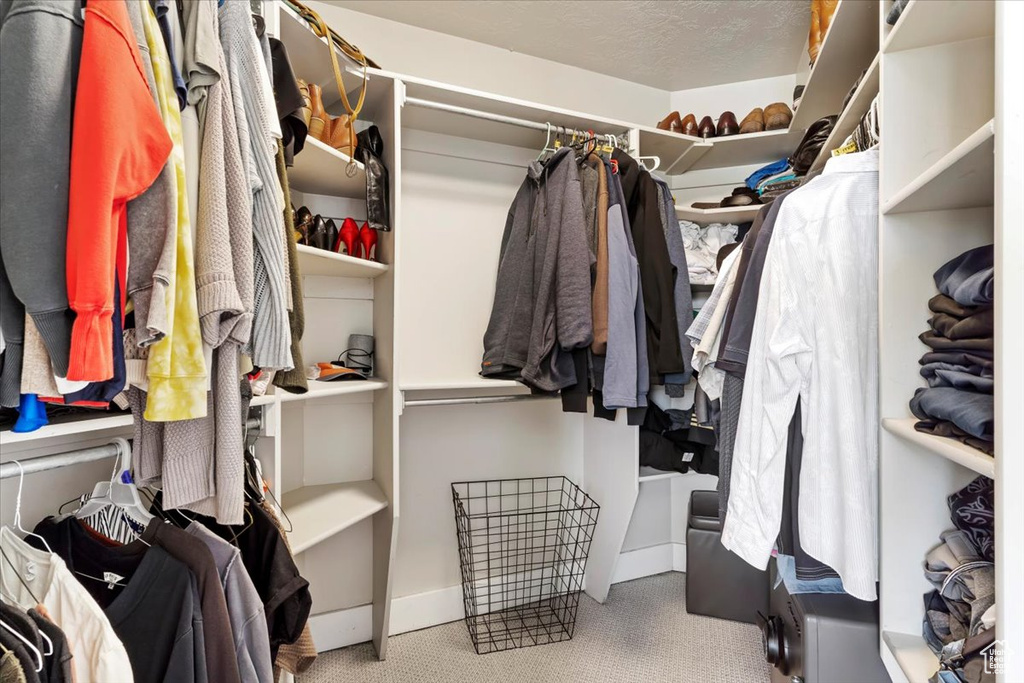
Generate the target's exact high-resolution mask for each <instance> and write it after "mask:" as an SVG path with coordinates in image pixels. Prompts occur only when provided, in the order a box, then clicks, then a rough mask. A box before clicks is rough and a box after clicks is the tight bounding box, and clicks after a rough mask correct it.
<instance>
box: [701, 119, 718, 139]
mask: <svg viewBox="0 0 1024 683" xmlns="http://www.w3.org/2000/svg"><path fill="white" fill-rule="evenodd" d="M697 137H699V138H704V139H705V140H707V139H708V138H713V137H715V122H714V121H712V120H711V117H710V116H705V117H704V118H702V119H701V120H700V125H699V126H697Z"/></svg>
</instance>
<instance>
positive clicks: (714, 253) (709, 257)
mask: <svg viewBox="0 0 1024 683" xmlns="http://www.w3.org/2000/svg"><path fill="white" fill-rule="evenodd" d="M738 230H739V227H738V226H736V225H731V224H729V225H727V224H725V223H711V224H710V225H705V226H700V225H697V224H696V223H691V222H690V221H679V231H680V232H681V233H682V234H683V247H684V248H685V249H686V266H687V268H688V269H689V271H690V284H691V285H713V284H715V280H716V279H717V278H718V265H717V263H716V259H717V257H718V250H719V249H721V248H722V247H724V246H725V245H727V244H733V243H735V242H736V233H737V231H738Z"/></svg>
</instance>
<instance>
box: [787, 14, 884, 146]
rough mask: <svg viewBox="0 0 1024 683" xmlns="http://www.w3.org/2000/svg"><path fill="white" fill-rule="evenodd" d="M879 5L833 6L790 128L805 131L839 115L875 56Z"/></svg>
mask: <svg viewBox="0 0 1024 683" xmlns="http://www.w3.org/2000/svg"><path fill="white" fill-rule="evenodd" d="M878 5H879V3H877V2H863V1H862V0H841V2H840V3H839V5H838V6H837V7H836V10H835V14H834V15H833V17H832V23H831V24H829V27H828V33H826V34H825V37H824V39H823V40H822V41H821V49H820V51H819V52H818V59H817V60H816V61H815V62H814V66H813V67H812V68H811V73H810V75H809V76H808V78H807V84H806V86H805V88H804V93H803V95H802V96H801V97H800V106H799V107H797V109H796V111H795V112H794V113H793V122H792V123H791V124H790V126H789V127H790V128H791V129H793V130H806V129H807V128H809V127H810V125H811V124H812V123H814V122H815V121H817V120H818V119H820V118H821V117H822V116H829V115H830V114H838V113H839V112H840V110H841V109H842V106H843V98H845V97H846V94H847V93H848V92H849V91H850V88H852V87H853V84H854V83H855V82H856V81H857V77H858V76H860V74H861V72H862V71H864V70H865V69H867V68H868V65H869V64H871V60H872V58H873V57H874V56H875V55H876V54H877V53H878Z"/></svg>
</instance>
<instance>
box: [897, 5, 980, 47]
mask: <svg viewBox="0 0 1024 683" xmlns="http://www.w3.org/2000/svg"><path fill="white" fill-rule="evenodd" d="M994 34H995V3H994V2H962V1H961V0H910V2H909V3H908V4H907V6H906V7H904V8H903V12H902V13H901V14H900V18H899V21H897V22H896V25H895V26H894V27H893V28H892V29H891V30H890V31H889V35H888V36H887V37H886V39H885V42H884V43H883V44H882V52H885V53H887V54H891V53H895V52H901V51H903V50H914V49H917V48H920V47H929V46H931V45H940V44H943V43H956V42H960V41H962V40H971V39H972V38H982V37H984V36H991V35H994Z"/></svg>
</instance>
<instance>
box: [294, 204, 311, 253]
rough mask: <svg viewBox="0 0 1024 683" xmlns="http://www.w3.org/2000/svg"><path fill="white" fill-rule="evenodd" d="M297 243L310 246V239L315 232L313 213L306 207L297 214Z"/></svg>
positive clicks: (295, 219) (295, 218)
mask: <svg viewBox="0 0 1024 683" xmlns="http://www.w3.org/2000/svg"><path fill="white" fill-rule="evenodd" d="M293 222H294V223H295V241H296V242H297V243H298V244H305V245H306V246H309V237H310V234H312V232H313V213H312V212H311V211H310V210H309V209H307V208H306V207H304V206H300V207H299V209H298V210H297V211H296V212H295V217H294V219H293Z"/></svg>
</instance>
